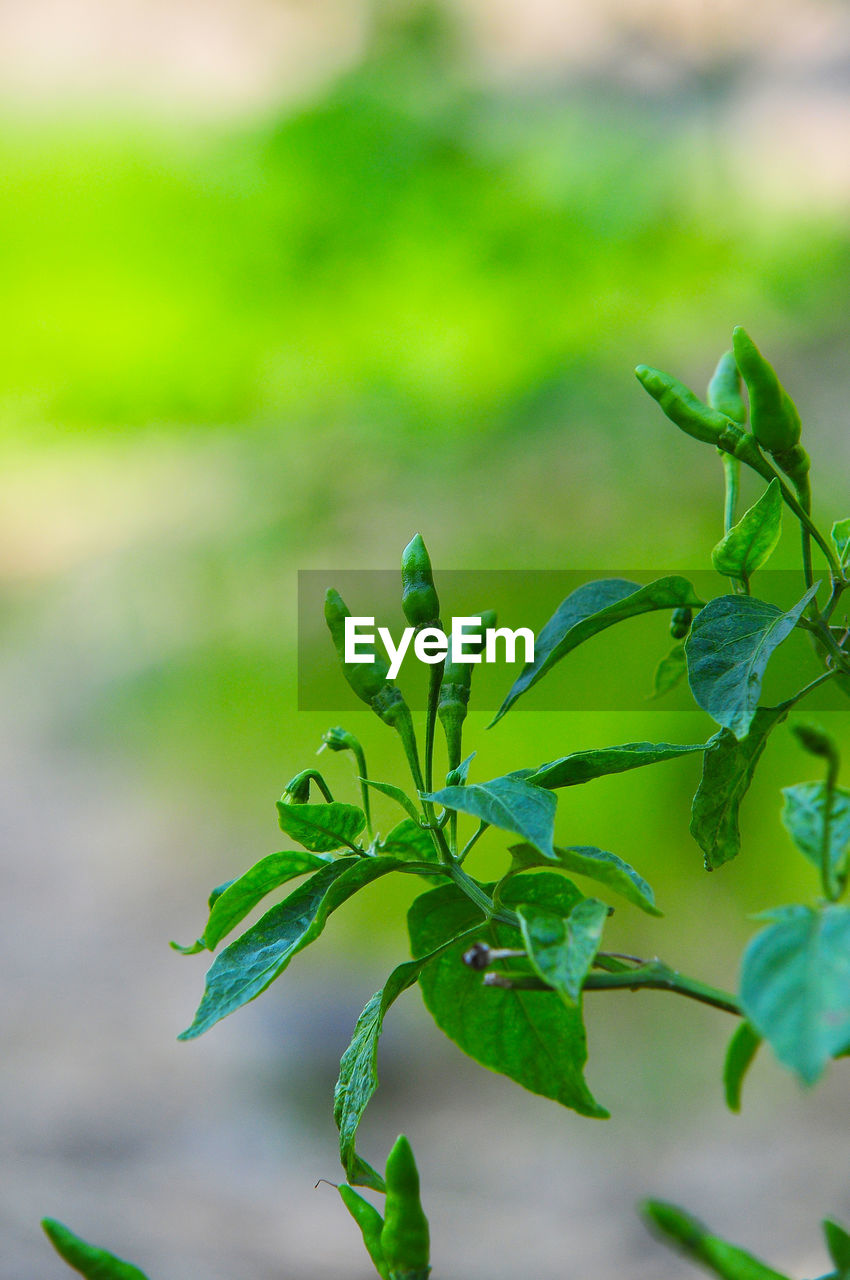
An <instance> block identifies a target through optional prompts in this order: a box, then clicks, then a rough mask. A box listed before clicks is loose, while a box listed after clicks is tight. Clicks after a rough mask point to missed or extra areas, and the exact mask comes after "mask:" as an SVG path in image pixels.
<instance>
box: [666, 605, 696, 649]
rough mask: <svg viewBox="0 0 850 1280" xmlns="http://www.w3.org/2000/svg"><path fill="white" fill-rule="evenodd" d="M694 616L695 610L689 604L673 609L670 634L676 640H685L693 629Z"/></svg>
mask: <svg viewBox="0 0 850 1280" xmlns="http://www.w3.org/2000/svg"><path fill="white" fill-rule="evenodd" d="M693 616H694V611H693V609H691V608H690V606H689V605H683V606H682V607H681V608H680V609H674V610H673V612H672V614H671V615H670V635H671V636H672V637H673V639H674V640H684V638H685V636H686V635H687V634H688V632H689V631H690V629H691V619H692V618H693Z"/></svg>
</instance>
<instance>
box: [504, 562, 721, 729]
mask: <svg viewBox="0 0 850 1280" xmlns="http://www.w3.org/2000/svg"><path fill="white" fill-rule="evenodd" d="M701 604H702V601H701V600H700V599H699V598H698V597H697V596H696V594H695V593H694V589H693V587H692V586H691V584H690V583H689V582H688V581H687V580H686V579H685V578H677V577H670V578H659V579H658V580H657V581H656V582H651V583H649V585H648V586H645V587H642V586H640V584H639V583H637V582H629V581H627V580H626V579H625V578H602V579H600V580H599V581H597V582H586V583H584V585H583V586H581V587H578V588H577V589H576V590H575V591H573V592H571V593H570V595H568V596H567V598H566V599H565V600H562V601H561V603H560V604H559V605H558V608H557V609H556V610H555V612H554V614H553V615H552V617H551V618H550V619H549V621H548V622H547V623H546V625H545V626H544V627H543V629H542V631H541V632H540V635H539V636H537V638H536V640H535V643H534V661H533V662H529V663H527V664H526V665H525V667H523V669H522V671H521V673H520V675H519V676H518V677H517V679H516V680H515V681H514V684H513V686H512V687H511V690H510V692H509V693H508V696H507V697H506V698H505V700H504V702H503V703H502V705H501V707H500V708H499V710H498V711H497V713H496V715H495V717H494V718H493V720H492V722H491V723H492V724H495V723H496V721H497V720H501V718H502V716H503V715H504V714H505V712H506V711H508V710H509V709H510V708H511V707H512V706H513V704H514V703H515V702H516V700H517V698H519V697H521V695H522V694H524V693H525V692H526V691H527V690H528V689H530V688H531V687H532V685H535V684H536V683H537V681H538V680H540V679H541V678H542V677H543V676H544V675H546V673H547V671H550V670H551V669H552V667H553V666H554V665H555V663H557V662H560V660H561V658H563V657H565V656H566V654H568V653H570V652H571V651H572V650H573V649H575V648H577V647H578V645H580V644H582V643H583V642H584V641H585V640H589V639H590V638H591V637H592V636H595V635H598V634H599V632H600V631H604V630H606V628H607V627H611V626H613V625H614V623H616V622H622V621H624V620H625V619H626V618H634V617H637V616H638V614H641V613H649V612H651V611H652V610H654V609H676V608H679V607H680V606H681V605H692V606H694V607H699V606H700V605H701Z"/></svg>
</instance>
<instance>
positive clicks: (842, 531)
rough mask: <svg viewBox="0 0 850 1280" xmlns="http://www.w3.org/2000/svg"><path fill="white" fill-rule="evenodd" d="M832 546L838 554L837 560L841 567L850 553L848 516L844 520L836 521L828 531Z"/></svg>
mask: <svg viewBox="0 0 850 1280" xmlns="http://www.w3.org/2000/svg"><path fill="white" fill-rule="evenodd" d="M830 537H831V538H832V543H833V546H834V547H835V550H836V551H837V552H838V559H839V561H840V562H841V564H842V565H843V564H844V562H845V561H846V559H847V555H848V552H850V516H848V517H847V519H846V520H836V522H835V524H834V525H833V526H832V529H831V530H830Z"/></svg>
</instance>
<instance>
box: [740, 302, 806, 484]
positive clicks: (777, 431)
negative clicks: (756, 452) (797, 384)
mask: <svg viewBox="0 0 850 1280" xmlns="http://www.w3.org/2000/svg"><path fill="white" fill-rule="evenodd" d="M732 342H733V344H734V347H735V359H736V361H737V364H738V368H739V369H740V370H741V373H742V374H743V378H744V381H745V382H746V384H747V392H748V394H749V397H750V423H751V426H752V430H753V435H754V436H755V438H756V440H758V442H759V444H760V445H761V447H762V448H763V449H766V450H767V452H768V453H772V454H773V455H774V456H775V457H776V459H777V462H779V465H780V466H781V467H782V470H783V471H784V470H786V467H785V466H784V465H783V461H782V460H781V459H782V458H783V455H786V454H788V453H790V451H791V450H793V449H794V447H795V445H797V444H799V441H800V432H801V429H802V428H801V424H800V415H799V413H798V412H797V407H796V405H795V404H794V401H793V400H792V399H791V397H790V396H789V395H788V392H787V391H786V390H785V388H784V387H783V386H782V384H781V383H780V381H779V379H778V378H777V376H776V373H775V371H774V369H773V366H772V365H771V364H769V363H768V361H767V360H765V358H764V356H763V355H762V354H761V352H760V351H759V349H758V347H757V346H756V344H755V343H754V342H753V340H752V338H751V337H750V335H749V334H748V333H747V331H746V329H742V328H741V326H740V325H738V327H737V328H736V329H735V330H734V331H733V333H732ZM797 465H799V459H798V460H797Z"/></svg>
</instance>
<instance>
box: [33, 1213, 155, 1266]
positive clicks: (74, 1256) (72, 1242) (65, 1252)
mask: <svg viewBox="0 0 850 1280" xmlns="http://www.w3.org/2000/svg"><path fill="white" fill-rule="evenodd" d="M41 1225H42V1228H43V1229H44V1234H45V1235H46V1236H47V1238H48V1240H49V1241H50V1243H51V1244H52V1245H53V1248H54V1249H55V1250H56V1252H57V1253H58V1254H59V1256H60V1258H63V1259H64V1260H65V1262H67V1263H68V1265H69V1266H70V1267H73V1268H74V1270H75V1271H79V1273H80V1275H82V1276H85V1277H86V1280H147V1277H146V1276H145V1274H144V1272H142V1271H140V1270H139V1268H138V1267H134V1266H133V1264H132V1262H125V1261H124V1260H123V1258H117V1257H116V1256H115V1254H114V1253H109V1252H108V1250H106V1249H98V1248H97V1246H96V1245H93V1244H87V1243H86V1241H85V1240H82V1239H81V1238H80V1237H79V1236H78V1235H75V1234H74V1232H73V1231H69V1229H68V1228H67V1227H66V1226H63V1224H62V1223H61V1222H57V1221H56V1219H55V1218H44V1219H43V1220H42V1223H41Z"/></svg>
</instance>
